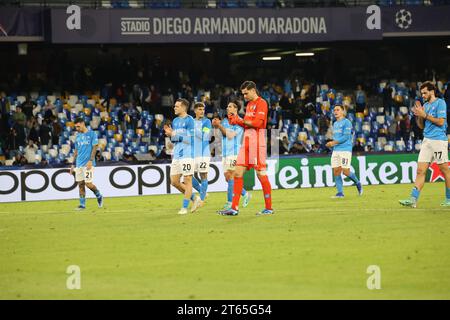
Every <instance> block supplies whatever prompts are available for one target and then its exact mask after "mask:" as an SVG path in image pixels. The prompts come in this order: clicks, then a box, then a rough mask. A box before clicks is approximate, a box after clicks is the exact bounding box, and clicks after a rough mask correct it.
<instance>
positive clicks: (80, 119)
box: [74, 117, 84, 123]
mask: <svg viewBox="0 0 450 320" xmlns="http://www.w3.org/2000/svg"><path fill="white" fill-rule="evenodd" d="M74 123H84V119H83V118H81V117H78V118H76V119H75V121H74Z"/></svg>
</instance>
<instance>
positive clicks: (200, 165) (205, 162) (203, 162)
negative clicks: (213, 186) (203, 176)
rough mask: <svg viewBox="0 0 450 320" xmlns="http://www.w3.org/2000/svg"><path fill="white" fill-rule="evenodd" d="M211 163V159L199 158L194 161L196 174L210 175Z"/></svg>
mask: <svg viewBox="0 0 450 320" xmlns="http://www.w3.org/2000/svg"><path fill="white" fill-rule="evenodd" d="M210 161H211V158H210V157H197V158H195V160H194V163H195V172H199V173H208V172H209V162H210Z"/></svg>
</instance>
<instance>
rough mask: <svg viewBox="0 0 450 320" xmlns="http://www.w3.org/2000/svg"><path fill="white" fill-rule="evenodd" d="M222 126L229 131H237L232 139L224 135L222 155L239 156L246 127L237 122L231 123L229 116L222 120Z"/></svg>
mask: <svg viewBox="0 0 450 320" xmlns="http://www.w3.org/2000/svg"><path fill="white" fill-rule="evenodd" d="M222 126H223V127H224V128H225V130H227V131H228V130H232V131H234V132H236V135H235V136H234V137H233V138H232V139H228V138H227V137H226V136H225V135H224V136H223V137H222V157H224V158H225V157H228V156H237V155H238V153H239V149H240V148H241V145H242V137H243V136H244V128H242V127H241V126H239V125H237V124H235V125H231V124H230V123H229V122H228V119H227V118H225V119H223V120H222Z"/></svg>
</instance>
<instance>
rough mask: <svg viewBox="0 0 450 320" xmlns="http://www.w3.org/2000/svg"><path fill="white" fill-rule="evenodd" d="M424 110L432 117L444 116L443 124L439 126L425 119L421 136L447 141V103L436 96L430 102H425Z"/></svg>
mask: <svg viewBox="0 0 450 320" xmlns="http://www.w3.org/2000/svg"><path fill="white" fill-rule="evenodd" d="M423 106H424V108H425V112H426V113H427V114H429V115H430V116H432V117H434V118H444V119H445V121H444V125H443V126H441V127H439V126H437V125H435V124H434V123H433V122H431V121H429V120H425V125H424V128H423V137H424V138H427V139H432V140H444V141H447V140H448V138H447V104H446V103H445V101H444V100H442V99H440V98H437V99H436V100H435V101H433V102H432V103H428V102H427V103H425V104H424V105H423Z"/></svg>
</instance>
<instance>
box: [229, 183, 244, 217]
mask: <svg viewBox="0 0 450 320" xmlns="http://www.w3.org/2000/svg"><path fill="white" fill-rule="evenodd" d="M243 187H244V179H243V178H242V177H241V178H238V177H235V178H234V188H233V202H232V204H231V208H233V209H234V210H238V205H239V200H240V199H241V193H242V188H243Z"/></svg>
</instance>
